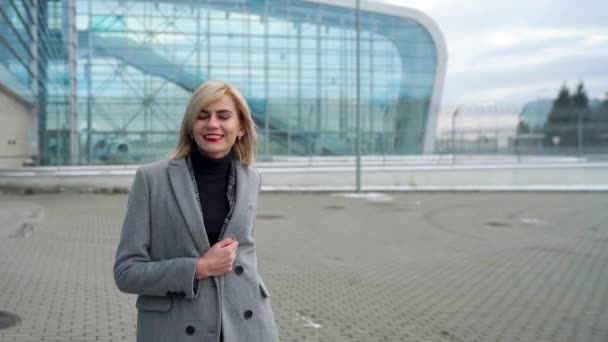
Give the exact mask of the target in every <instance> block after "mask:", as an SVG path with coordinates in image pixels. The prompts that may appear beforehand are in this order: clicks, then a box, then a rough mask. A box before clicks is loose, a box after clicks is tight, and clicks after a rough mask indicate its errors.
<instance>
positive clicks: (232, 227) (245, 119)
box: [114, 81, 278, 342]
mask: <svg viewBox="0 0 608 342" xmlns="http://www.w3.org/2000/svg"><path fill="white" fill-rule="evenodd" d="M255 149H256V132H255V124H254V122H253V120H252V118H251V112H250V109H249V107H248V105H247V102H246V101H245V99H244V98H243V96H242V95H241V94H240V93H239V91H238V90H237V89H236V88H234V87H233V86H231V85H229V84H227V83H225V82H222V81H208V82H206V83H205V84H203V85H202V86H201V87H200V88H198V89H197V90H196V91H195V92H194V94H193V95H192V97H191V99H190V102H189V103H188V107H187V109H186V113H185V115H184V118H183V121H182V125H181V130H180V135H179V141H178V144H177V148H176V150H175V152H174V153H173V154H172V156H171V158H170V159H169V160H163V161H160V162H157V163H154V164H151V165H147V166H144V167H141V168H140V169H138V170H137V173H136V175H135V180H134V182H133V186H132V189H131V194H130V196H129V201H128V206H127V213H126V217H125V220H124V224H123V227H122V234H121V237H120V242H119V244H118V249H117V252H116V261H115V264H114V278H115V281H116V284H117V286H118V288H119V289H120V290H121V291H123V292H127V293H135V294H138V295H139V296H138V298H137V303H136V307H137V309H138V316H137V341H142V342H143V341H146V342H149V341H172V342H173V341H222V340H223V341H226V342H233V341H247V342H251V341H263V342H267V341H278V334H277V329H276V325H275V322H274V316H273V313H272V309H271V307H270V303H269V299H268V296H269V294H268V290H267V289H266V287H265V285H264V283H263V281H262V279H261V278H260V276H259V275H258V272H257V258H256V252H255V241H254V237H253V233H254V225H255V216H256V205H257V197H258V193H259V190H260V186H261V183H260V181H261V180H260V175H259V173H258V172H257V171H256V170H255V169H253V168H251V164H252V163H253V161H254V159H255Z"/></svg>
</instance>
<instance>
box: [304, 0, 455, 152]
mask: <svg viewBox="0 0 608 342" xmlns="http://www.w3.org/2000/svg"><path fill="white" fill-rule="evenodd" d="M305 1H306V2H311V3H318V4H321V5H330V6H335V7H341V8H348V9H355V8H356V1H355V0H349V1H344V0H305ZM359 8H360V9H361V11H365V12H370V13H378V14H383V15H389V16H396V17H402V18H405V19H408V20H412V21H414V22H416V23H418V24H419V25H420V26H421V27H423V28H424V29H425V30H426V31H427V32H428V34H429V35H430V36H431V39H432V40H433V42H434V43H435V48H436V52H437V69H436V70H435V80H434V82H433V92H432V94H431V103H430V107H429V115H428V117H427V122H426V132H425V135H424V147H423V152H424V153H432V152H433V151H434V144H435V131H436V127H437V118H438V116H439V106H440V101H441V95H442V91H443V83H444V77H445V70H446V65H447V46H446V43H445V39H444V38H443V35H442V34H441V31H440V30H439V27H438V26H437V24H435V22H434V21H433V19H431V18H430V17H429V16H427V15H426V14H424V13H423V12H421V11H418V10H416V9H413V8H408V7H401V6H393V5H388V4H384V3H377V2H370V1H361V2H360V7H359ZM379 33H380V34H382V33H383V32H382V31H380V32H379ZM386 39H387V40H389V41H392V40H391V37H390V36H388V35H387V36H386ZM392 42H393V44H395V47H396V48H397V50H398V51H399V52H400V53H402V52H403V51H404V49H403V48H404V46H403V45H402V42H399V41H392Z"/></svg>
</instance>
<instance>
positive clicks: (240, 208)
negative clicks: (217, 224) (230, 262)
mask: <svg viewBox="0 0 608 342" xmlns="http://www.w3.org/2000/svg"><path fill="white" fill-rule="evenodd" d="M235 165H236V201H235V203H234V210H233V212H232V216H231V217H230V221H228V225H227V226H226V229H225V230H224V231H223V232H222V233H221V235H220V239H223V238H225V237H227V236H230V234H231V233H232V231H233V230H234V229H236V227H239V226H241V225H242V222H241V220H242V219H243V218H245V217H247V216H246V215H245V214H247V213H246V212H244V210H248V205H247V202H248V201H249V198H248V196H247V193H248V192H249V191H251V189H252V186H251V185H252V184H253V183H252V181H253V180H252V179H250V177H249V173H248V172H247V171H246V170H245V168H244V166H243V165H242V164H241V163H240V162H236V163H235ZM256 191H257V189H256ZM234 233H236V232H234Z"/></svg>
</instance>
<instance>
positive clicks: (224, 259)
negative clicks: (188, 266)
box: [195, 236, 239, 279]
mask: <svg viewBox="0 0 608 342" xmlns="http://www.w3.org/2000/svg"><path fill="white" fill-rule="evenodd" d="M238 245H239V242H238V241H237V240H236V238H234V237H232V236H230V237H228V238H226V239H224V240H221V241H218V242H217V243H216V244H215V245H213V246H212V247H211V248H209V250H207V252H206V253H205V254H204V255H203V256H202V257H200V258H198V260H197V261H196V275H195V276H196V279H203V278H207V277H213V276H219V275H222V274H224V273H226V272H230V271H232V265H233V263H234V260H235V259H236V248H237V247H238Z"/></svg>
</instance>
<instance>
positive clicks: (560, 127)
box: [544, 81, 594, 147]
mask: <svg viewBox="0 0 608 342" xmlns="http://www.w3.org/2000/svg"><path fill="white" fill-rule="evenodd" d="M590 118H591V111H590V109H589V97H588V96H587V91H586V90H585V85H584V84H583V82H582V81H581V82H579V84H578V85H577V86H576V92H575V93H574V94H572V95H571V94H570V91H569V90H568V87H567V86H566V84H564V85H562V87H561V88H560V91H559V94H558V95H557V98H556V99H555V101H553V108H552V109H551V112H550V113H549V117H548V119H547V123H546V124H545V139H544V142H545V145H549V146H552V145H553V143H554V141H556V140H559V145H560V146H563V147H579V146H580V145H583V144H584V143H585V142H591V141H592V140H594V135H593V134H592V133H591V132H590V131H588V129H585V127H589V126H590V125H589V121H590ZM586 133H588V134H586ZM555 137H559V139H556V138H555ZM585 137H586V138H585ZM583 138H584V140H583ZM581 147H582V146H581Z"/></svg>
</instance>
